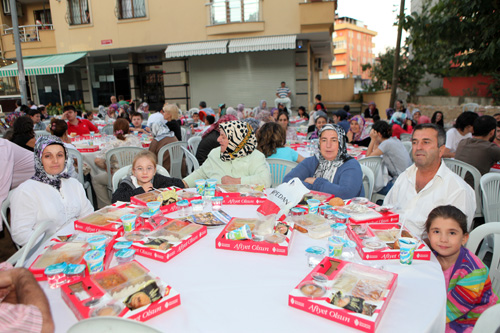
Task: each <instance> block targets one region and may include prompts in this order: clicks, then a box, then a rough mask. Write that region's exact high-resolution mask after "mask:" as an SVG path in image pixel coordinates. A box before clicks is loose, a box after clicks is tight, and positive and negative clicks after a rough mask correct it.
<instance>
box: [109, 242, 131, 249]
mask: <svg viewBox="0 0 500 333" xmlns="http://www.w3.org/2000/svg"><path fill="white" fill-rule="evenodd" d="M131 246H132V242H131V241H127V242H118V243H116V244H115V245H113V249H115V250H121V249H128V248H129V247H131Z"/></svg>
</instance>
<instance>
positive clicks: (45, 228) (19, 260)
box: [7, 221, 56, 267]
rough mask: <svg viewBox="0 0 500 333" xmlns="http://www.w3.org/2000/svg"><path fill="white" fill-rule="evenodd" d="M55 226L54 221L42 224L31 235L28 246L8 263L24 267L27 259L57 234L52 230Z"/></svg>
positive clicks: (8, 260) (15, 254) (14, 255)
mask: <svg viewBox="0 0 500 333" xmlns="http://www.w3.org/2000/svg"><path fill="white" fill-rule="evenodd" d="M53 225H54V222H53V221H43V222H41V223H40V224H39V225H38V226H37V227H36V228H35V230H34V231H33V233H32V234H31V236H30V238H29V240H28V242H27V243H26V245H24V246H23V247H22V248H21V249H20V250H18V251H17V252H16V253H14V254H13V255H12V256H11V257H10V258H9V259H7V262H9V263H10V264H11V265H15V266H16V267H23V266H24V262H25V261H26V258H28V257H30V256H31V255H33V254H34V253H35V251H36V250H38V248H39V247H40V246H42V245H43V244H45V242H46V241H47V240H49V239H50V238H51V237H52V236H53V235H54V234H55V231H56V230H50V229H51V227H52V226H53ZM42 235H43V237H42ZM40 238H41V239H40Z"/></svg>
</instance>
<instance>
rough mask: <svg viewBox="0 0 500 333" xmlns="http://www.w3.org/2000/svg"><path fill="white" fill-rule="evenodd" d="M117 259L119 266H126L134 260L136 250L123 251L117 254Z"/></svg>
mask: <svg viewBox="0 0 500 333" xmlns="http://www.w3.org/2000/svg"><path fill="white" fill-rule="evenodd" d="M115 258H116V261H117V262H118V264H124V263H127V262H130V261H132V260H134V258H135V250H133V249H121V250H120V251H118V252H116V253H115Z"/></svg>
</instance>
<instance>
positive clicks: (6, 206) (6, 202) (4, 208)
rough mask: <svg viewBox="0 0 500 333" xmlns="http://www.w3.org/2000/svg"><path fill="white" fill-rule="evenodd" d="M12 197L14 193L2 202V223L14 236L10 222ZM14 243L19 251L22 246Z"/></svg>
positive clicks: (10, 193)
mask: <svg viewBox="0 0 500 333" xmlns="http://www.w3.org/2000/svg"><path fill="white" fill-rule="evenodd" d="M11 196H12V191H10V192H9V195H8V196H7V198H6V199H5V200H4V201H3V202H2V222H3V225H4V226H5V227H6V228H7V230H8V231H9V234H11V235H12V231H11V230H10V221H9V219H8V213H7V212H8V210H9V207H10V197H11ZM13 243H14V244H15V245H16V247H17V249H18V250H19V248H20V246H19V245H17V243H16V242H14V241H13Z"/></svg>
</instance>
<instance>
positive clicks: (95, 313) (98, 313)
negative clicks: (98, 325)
mask: <svg viewBox="0 0 500 333" xmlns="http://www.w3.org/2000/svg"><path fill="white" fill-rule="evenodd" d="M120 312H121V307H120V306H119V305H118V304H106V305H103V306H99V307H96V308H95V309H94V310H92V312H91V313H90V316H91V317H102V316H118V315H119V314H120Z"/></svg>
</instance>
